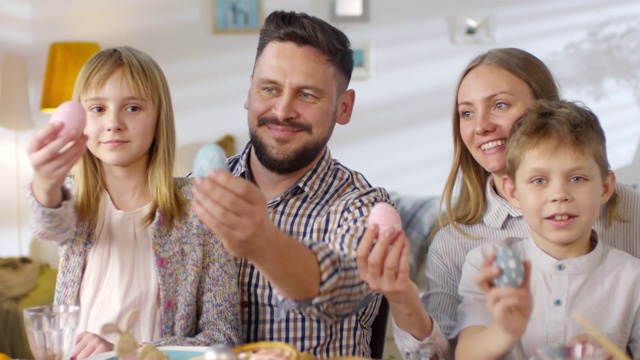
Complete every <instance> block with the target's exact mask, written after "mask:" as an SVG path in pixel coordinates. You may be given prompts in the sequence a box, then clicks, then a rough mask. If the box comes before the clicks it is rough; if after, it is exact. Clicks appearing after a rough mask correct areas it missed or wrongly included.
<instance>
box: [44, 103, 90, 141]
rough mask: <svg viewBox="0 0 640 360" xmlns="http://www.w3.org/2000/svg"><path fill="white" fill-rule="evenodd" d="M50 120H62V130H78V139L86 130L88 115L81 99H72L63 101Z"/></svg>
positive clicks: (51, 121)
mask: <svg viewBox="0 0 640 360" xmlns="http://www.w3.org/2000/svg"><path fill="white" fill-rule="evenodd" d="M49 122H50V123H53V122H61V123H62V124H63V127H62V131H66V132H69V131H71V130H76V131H77V134H76V139H77V138H79V137H80V136H81V135H82V133H83V132H84V127H85V125H86V124H87V115H86V113H85V111H84V108H83V107H82V104H81V103H80V102H79V101H75V100H70V101H65V102H63V103H62V104H60V105H59V106H58V107H57V108H56V110H55V111H54V112H53V114H52V115H51V118H50V119H49Z"/></svg>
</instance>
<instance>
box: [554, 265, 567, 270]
mask: <svg viewBox="0 0 640 360" xmlns="http://www.w3.org/2000/svg"><path fill="white" fill-rule="evenodd" d="M566 268H567V267H566V266H564V265H563V264H558V265H556V269H557V270H558V271H562V270H564V269H566Z"/></svg>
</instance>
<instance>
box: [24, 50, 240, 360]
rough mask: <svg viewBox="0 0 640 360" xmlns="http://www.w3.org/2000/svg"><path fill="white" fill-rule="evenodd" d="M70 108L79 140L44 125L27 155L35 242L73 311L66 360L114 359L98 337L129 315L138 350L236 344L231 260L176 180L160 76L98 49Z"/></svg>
mask: <svg viewBox="0 0 640 360" xmlns="http://www.w3.org/2000/svg"><path fill="white" fill-rule="evenodd" d="M74 99H75V100H78V101H80V103H81V104H82V106H83V108H84V109H85V111H86V115H87V123H86V127H85V128H84V133H83V134H80V133H78V131H77V130H67V129H63V125H62V124H61V123H60V122H52V123H50V124H47V125H46V126H44V127H43V128H42V129H40V130H39V131H38V132H37V133H36V135H35V136H34V137H33V139H32V140H31V141H30V143H29V145H28V149H27V152H28V155H29V159H30V162H31V164H32V166H33V169H34V177H33V182H32V184H31V186H30V191H29V193H28V196H29V203H30V212H31V218H32V220H33V226H34V233H35V236H37V237H39V238H42V239H46V240H51V241H54V242H56V243H58V244H59V246H60V250H61V261H60V269H59V274H58V279H57V283H56V292H55V303H56V304H67V305H79V306H80V308H81V316H80V325H79V330H78V334H79V335H78V337H77V340H76V344H75V346H74V349H73V351H72V357H73V358H74V359H76V358H78V359H80V358H85V357H88V356H91V355H93V354H96V353H100V352H104V351H109V350H111V349H112V348H113V342H114V341H115V338H114V336H115V334H108V333H104V332H103V330H102V326H103V325H104V324H107V323H118V321H119V320H121V319H122V318H123V316H124V314H126V313H128V312H130V311H136V312H137V313H138V321H137V322H136V323H135V324H134V326H133V328H132V329H130V331H131V333H132V334H133V335H134V337H135V338H136V340H137V341H138V342H153V343H155V344H156V345H200V346H206V345H211V344H214V343H223V344H226V345H229V346H234V345H236V344H238V343H239V342H240V335H239V318H238V308H239V295H238V288H237V275H236V269H235V264H234V259H233V257H232V256H231V255H230V254H229V253H228V252H227V251H226V250H225V248H224V246H223V245H222V244H221V243H220V241H219V240H218V238H217V237H216V236H215V234H214V233H212V232H211V230H209V229H208V228H207V227H206V226H205V225H204V224H203V223H202V222H201V221H200V219H199V218H198V217H197V216H196V215H195V214H194V213H193V212H192V210H191V208H190V206H189V200H190V198H191V187H192V181H193V180H192V179H186V178H174V177H173V169H174V161H175V146H176V145H175V142H176V140H175V139H176V134H175V124H174V118H173V108H172V104H171V96H170V92H169V88H168V85H167V80H166V78H165V76H164V74H163V72H162V70H161V69H160V67H159V65H158V64H157V63H156V62H155V61H154V60H153V59H152V58H151V57H150V56H149V55H147V54H145V53H144V52H142V51H140V50H137V49H134V48H131V47H127V46H123V47H116V48H111V49H105V50H102V51H100V52H99V53H97V54H96V55H94V56H93V57H92V58H91V59H89V61H88V62H87V63H86V64H85V65H84V67H83V68H82V70H81V72H80V74H79V75H78V78H77V81H76V86H75V93H74ZM87 150H88V151H87ZM74 165H75V168H73V167H74ZM72 168H73V170H72Z"/></svg>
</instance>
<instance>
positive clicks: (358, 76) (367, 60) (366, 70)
mask: <svg viewBox="0 0 640 360" xmlns="http://www.w3.org/2000/svg"><path fill="white" fill-rule="evenodd" d="M370 48H371V46H370V45H369V42H354V43H352V44H351V50H353V73H352V74H351V78H352V79H355V80H363V79H368V78H369V77H371V49H370Z"/></svg>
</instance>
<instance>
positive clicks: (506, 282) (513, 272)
mask: <svg viewBox="0 0 640 360" xmlns="http://www.w3.org/2000/svg"><path fill="white" fill-rule="evenodd" d="M494 264H496V265H497V266H498V267H499V268H500V275H498V276H496V278H495V279H494V280H493V283H494V284H495V285H496V286H512V287H518V286H520V285H522V282H523V281H524V263H523V262H522V259H520V257H519V256H518V255H517V254H516V253H515V252H514V251H513V250H512V249H511V247H508V246H498V248H497V249H496V259H495V261H494Z"/></svg>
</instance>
